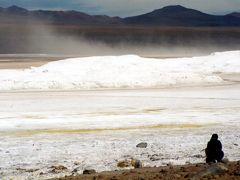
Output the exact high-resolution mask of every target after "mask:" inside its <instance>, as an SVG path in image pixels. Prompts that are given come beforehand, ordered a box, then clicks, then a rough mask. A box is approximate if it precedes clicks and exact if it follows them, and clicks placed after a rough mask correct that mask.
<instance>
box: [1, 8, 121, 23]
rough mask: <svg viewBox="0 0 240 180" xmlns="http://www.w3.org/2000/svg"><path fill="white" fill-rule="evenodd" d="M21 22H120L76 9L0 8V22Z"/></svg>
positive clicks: (116, 18) (116, 19) (114, 18)
mask: <svg viewBox="0 0 240 180" xmlns="http://www.w3.org/2000/svg"><path fill="white" fill-rule="evenodd" d="M23 22H27V23H39V22H42V23H46V24H60V25H64V24H66V25H112V24H119V23H121V18H119V17H109V16H105V15H96V16H91V15H88V14H86V13H82V12H78V11H47V10H37V11H28V10H27V9H24V8H21V7H17V6H11V7H9V8H0V23H14V24H15V23H23Z"/></svg>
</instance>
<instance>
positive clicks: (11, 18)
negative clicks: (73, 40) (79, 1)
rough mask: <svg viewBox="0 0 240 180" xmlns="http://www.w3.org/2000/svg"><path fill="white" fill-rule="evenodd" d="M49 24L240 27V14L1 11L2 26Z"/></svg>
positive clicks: (172, 10)
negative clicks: (94, 13) (120, 14)
mask: <svg viewBox="0 0 240 180" xmlns="http://www.w3.org/2000/svg"><path fill="white" fill-rule="evenodd" d="M39 21H40V22H42V23H46V24H59V25H98V26H99V25H101V26H112V25H141V26H186V27H202V26H205V27H206V26H240V13H231V14H228V15H224V16H216V15H210V14H206V13H202V12H200V11H197V10H194V9H188V8H185V7H183V6H179V5H177V6H167V7H164V8H161V9H157V10H154V11H152V12H150V13H147V14H143V15H139V16H134V17H127V18H119V17H109V16H105V15H95V16H92V15H89V14H86V13H82V12H78V11H46V10H37V11H28V10H27V9H24V8H21V7H17V6H11V7H9V8H0V23H1V24H3V23H8V24H9V23H10V24H11V23H13V24H18V23H21V24H22V23H26V22H27V23H39Z"/></svg>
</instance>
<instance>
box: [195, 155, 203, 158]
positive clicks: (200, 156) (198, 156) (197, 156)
mask: <svg viewBox="0 0 240 180" xmlns="http://www.w3.org/2000/svg"><path fill="white" fill-rule="evenodd" d="M193 157H195V158H204V156H203V155H201V154H196V155H194V156H193Z"/></svg>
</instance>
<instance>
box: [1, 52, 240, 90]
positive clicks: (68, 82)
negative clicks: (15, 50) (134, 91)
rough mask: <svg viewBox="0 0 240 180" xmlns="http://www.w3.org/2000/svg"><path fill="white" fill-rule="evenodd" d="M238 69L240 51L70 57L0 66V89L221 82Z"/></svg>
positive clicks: (93, 87)
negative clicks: (20, 66) (24, 66)
mask: <svg viewBox="0 0 240 180" xmlns="http://www.w3.org/2000/svg"><path fill="white" fill-rule="evenodd" d="M219 73H240V51H228V52H221V53H213V54H211V55H209V56H202V57H192V58H173V59H167V60H166V59H152V58H142V57H139V56H136V55H125V56H99V57H86V58H71V59H65V60H61V61H55V62H50V63H48V64H46V65H43V66H41V67H37V68H36V67H32V68H31V69H24V70H0V90H24V89H26V90H29V89H39V90H50V89H64V90H68V89H98V88H139V87H162V86H179V85H200V84H206V83H207V84H214V83H221V82H222V81H223V80H222V79H221V78H220V77H219V76H218V74H219Z"/></svg>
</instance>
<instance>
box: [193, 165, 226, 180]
mask: <svg viewBox="0 0 240 180" xmlns="http://www.w3.org/2000/svg"><path fill="white" fill-rule="evenodd" d="M226 171H228V168H227V167H225V166H224V165H223V164H212V165H210V166H209V167H207V168H206V169H204V170H202V171H200V172H198V173H197V174H196V175H194V176H193V178H192V179H201V178H203V177H206V176H207V177H209V176H214V175H219V174H224V173H225V172H226Z"/></svg>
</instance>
